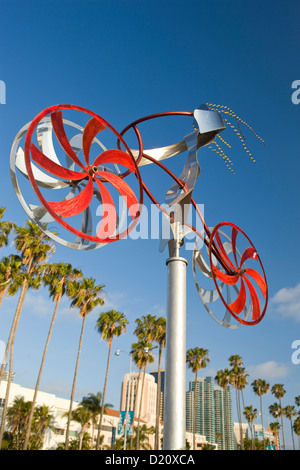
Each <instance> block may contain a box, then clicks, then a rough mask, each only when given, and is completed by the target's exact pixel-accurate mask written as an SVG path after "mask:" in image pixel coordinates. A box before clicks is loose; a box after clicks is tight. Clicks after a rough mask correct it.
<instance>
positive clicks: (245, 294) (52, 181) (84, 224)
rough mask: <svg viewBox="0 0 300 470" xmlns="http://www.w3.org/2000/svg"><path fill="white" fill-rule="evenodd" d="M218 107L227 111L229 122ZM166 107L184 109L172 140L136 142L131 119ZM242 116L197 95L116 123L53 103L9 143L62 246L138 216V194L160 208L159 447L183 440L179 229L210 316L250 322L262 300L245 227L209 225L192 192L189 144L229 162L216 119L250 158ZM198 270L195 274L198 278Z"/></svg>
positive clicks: (37, 219) (98, 239)
mask: <svg viewBox="0 0 300 470" xmlns="http://www.w3.org/2000/svg"><path fill="white" fill-rule="evenodd" d="M70 113H77V115H80V121H82V122H81V123H80V124H78V121H77V122H76V123H74V122H73V121H71V120H69V114H70ZM223 115H226V116H227V117H229V116H231V117H233V118H234V119H235V120H236V123H237V128H236V127H235V126H234V125H233V124H232V123H231V122H229V121H228V119H227V118H224V119H223V117H222V116H223ZM171 116H182V117H188V118H193V131H192V132H191V133H190V134H188V135H187V136H186V137H185V138H184V140H182V141H180V142H177V143H175V144H173V145H169V146H166V147H160V148H152V149H149V150H145V149H144V147H143V138H142V136H141V133H140V131H139V125H140V124H142V123H146V122H149V121H153V120H156V119H159V118H163V117H171ZM83 118H84V119H83ZM242 124H244V125H247V124H246V123H245V122H244V121H242V120H241V119H240V118H238V117H237V116H236V115H235V114H234V112H233V111H231V110H230V109H229V108H226V107H220V106H215V105H203V106H200V107H199V108H197V109H196V110H194V112H166V113H159V114H153V115H150V116H146V117H143V118H141V119H138V120H137V121H135V122H133V123H131V124H129V125H128V126H127V127H126V128H125V129H123V131H122V132H120V133H119V132H117V131H116V130H115V128H114V127H113V126H111V125H110V124H109V123H108V122H107V121H106V120H104V119H103V118H102V117H100V116H98V115H97V114H95V113H94V112H92V111H89V110H87V109H85V108H82V107H79V106H73V105H57V106H52V107H50V108H47V109H45V110H44V111H42V112H41V113H40V114H38V115H37V116H36V117H35V118H34V119H33V121H32V122H30V123H28V124H27V125H25V126H24V127H23V128H22V129H21V130H20V131H19V133H18V134H17V136H16V138H15V140H14V142H13V145H12V150H11V156H10V166H11V176H12V181H13V185H14V188H15V191H16V194H17V197H18V199H19V201H20V203H21V205H22V207H23V209H24V210H25V212H26V213H27V215H28V217H29V218H31V219H32V220H33V222H34V223H36V224H37V225H38V226H39V227H40V228H41V229H42V230H43V231H44V232H45V233H46V234H47V235H48V236H49V237H50V238H52V239H53V240H55V241H56V242H58V243H60V244H62V245H64V246H67V247H70V248H74V249H76V250H93V249H97V248H100V247H103V246H104V245H106V244H108V243H112V242H115V241H118V240H121V239H123V238H125V237H127V236H128V235H129V234H130V233H131V232H132V231H133V230H134V229H135V227H137V225H138V223H139V222H140V220H141V214H142V210H143V201H144V195H147V196H148V198H149V199H150V201H151V203H152V204H154V205H155V206H156V207H157V208H158V209H159V210H160V211H161V212H162V214H163V217H162V230H161V239H160V246H159V249H160V251H163V250H164V249H165V247H166V245H168V248H169V258H168V260H167V265H168V288H167V290H168V292H167V335H166V336H167V344H166V375H165V407H164V409H165V412H164V414H165V416H164V438H163V446H164V449H165V450H170V449H179V450H183V449H185V430H186V426H185V374H186V364H185V355H186V338H185V336H186V265H187V261H186V260H185V259H184V258H181V257H180V256H179V251H180V247H181V246H182V244H183V243H184V240H185V237H187V234H189V233H190V232H192V233H193V234H195V235H196V241H195V245H194V249H193V260H192V265H193V274H194V280H195V284H196V287H197V290H198V293H199V296H200V299H201V301H202V303H203V305H204V307H205V309H206V310H207V311H208V312H209V314H210V315H211V316H212V317H213V318H214V319H215V320H216V321H217V322H218V323H219V324H220V325H222V326H224V327H226V328H230V329H235V328H238V327H239V326H241V325H242V324H244V325H256V324H257V323H259V322H260V321H261V320H262V318H263V317H264V315H265V313H266V309H267V303H268V286H267V280H266V275H265V271H264V268H263V265H262V263H261V260H260V257H259V255H258V252H257V250H256V248H255V247H254V245H253V243H252V242H251V240H250V239H249V237H248V236H247V235H246V234H245V233H244V232H243V231H242V230H241V229H240V228H239V227H238V226H236V225H234V224H232V223H230V222H222V223H219V224H217V225H216V226H215V227H214V228H209V227H208V226H207V225H206V222H205V220H204V217H203V214H202V213H201V211H200V210H199V207H198V206H197V204H196V202H195V200H194V198H193V197H192V193H193V189H194V187H195V184H196V181H197V178H198V176H199V174H200V166H199V163H198V159H197V151H198V150H199V149H200V148H201V147H203V146H208V147H209V148H211V149H212V150H213V151H215V152H217V153H218V154H219V155H220V156H221V157H222V158H223V160H224V162H225V164H226V166H227V168H228V169H229V170H230V171H233V169H232V162H231V161H230V159H229V158H228V157H227V156H226V155H225V153H224V151H223V149H222V146H221V143H225V144H226V142H225V141H224V139H222V138H221V137H220V136H219V134H220V132H222V131H223V130H224V129H225V127H226V126H228V127H229V128H231V129H233V131H234V132H235V133H236V136H237V137H238V138H239V139H240V141H241V143H242V145H243V147H244V150H246V151H247V153H248V154H249V156H250V158H251V159H253V157H252V155H251V154H250V152H249V150H248V149H247V147H246V145H245V142H244V136H243V132H242V129H241V125H242ZM129 131H133V133H134V138H135V140H136V141H137V143H138V149H137V150H133V149H132V148H131V146H129V145H128V144H127V143H126V140H125V136H126V138H127V133H128V132H129ZM98 134H100V135H98ZM104 134H105V138H107V134H108V141H109V148H107V147H106V146H104V145H103V143H102V140H103V139H102V137H104ZM100 136H101V141H100V140H99V137H100ZM257 137H258V136H257ZM112 138H113V141H112ZM217 138H219V139H220V140H219V142H217V141H216V139H217ZM111 142H112V143H111ZM184 152H187V154H188V155H187V159H186V161H185V164H184V167H183V170H182V172H181V173H180V175H179V176H178V177H177V176H176V175H175V174H174V173H173V172H172V171H171V170H170V169H169V168H168V167H167V166H166V165H165V163H163V162H164V160H166V159H168V158H171V157H174V156H175V155H178V154H181V153H184ZM148 164H152V165H155V167H157V168H158V169H159V170H160V173H163V174H166V175H168V176H169V177H170V178H171V180H172V184H171V186H170V188H169V189H168V191H167V192H166V193H164V194H165V201H164V202H160V201H159V197H157V196H156V197H155V196H154V193H153V191H150V189H149V188H148V186H147V185H146V183H145V179H144V178H142V177H141V173H140V168H141V167H143V166H145V165H148ZM28 181H29V183H30V184H29V185H28ZM155 182H156V180H155ZM157 190H158V188H157V187H156V188H155V191H156V192H157ZM25 196H26V198H25ZM25 199H26V200H28V201H30V202H29V203H27V202H26V200H25ZM191 207H192V208H193V209H194V211H195V213H196V215H197V217H198V219H197V220H200V221H201V229H199V226H198V225H197V224H196V225H195V226H193V225H192V224H190V223H189V219H188V213H189V209H190V208H191ZM95 217H96V220H94V219H95ZM97 218H98V223H96V222H97ZM166 227H167V228H168V229H169V230H165V228H166ZM56 232H57V233H56ZM200 245H201V246H200ZM198 273H201V274H202V276H201V283H199V280H198ZM224 312H225V313H224Z"/></svg>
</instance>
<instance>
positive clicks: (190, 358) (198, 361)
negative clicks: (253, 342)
mask: <svg viewBox="0 0 300 470" xmlns="http://www.w3.org/2000/svg"><path fill="white" fill-rule="evenodd" d="M209 361H210V359H209V356H208V350H207V349H203V348H198V347H195V348H194V349H188V351H187V353H186V363H187V365H188V368H189V369H192V372H193V374H195V387H194V404H193V449H194V450H195V448H196V401H197V380H198V371H199V370H200V369H204V368H205V367H206V366H207V364H208V363H209Z"/></svg>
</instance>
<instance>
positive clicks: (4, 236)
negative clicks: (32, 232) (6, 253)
mask: <svg viewBox="0 0 300 470" xmlns="http://www.w3.org/2000/svg"><path fill="white" fill-rule="evenodd" d="M5 211H6V208H5V207H1V208H0V248H2V247H3V246H6V245H7V244H8V241H9V235H10V233H11V231H12V230H13V229H14V228H15V227H16V226H15V224H13V223H12V222H9V221H2V217H3V215H4V212H5Z"/></svg>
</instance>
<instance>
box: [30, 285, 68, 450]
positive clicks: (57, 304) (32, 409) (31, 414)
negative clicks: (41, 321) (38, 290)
mask: <svg viewBox="0 0 300 470" xmlns="http://www.w3.org/2000/svg"><path fill="white" fill-rule="evenodd" d="M60 299H61V294H60V296H59V297H58V299H57V301H56V304H55V309H54V312H53V315H52V320H51V324H50V328H49V332H48V337H47V341H46V344H45V348H44V353H43V357H42V362H41V365H40V370H39V374H38V378H37V381H36V385H35V390H34V395H33V400H32V407H31V410H30V414H29V417H28V423H27V428H26V434H25V440H24V445H23V450H26V449H27V447H28V442H29V437H30V431H31V423H32V418H33V413H34V408H35V404H36V400H37V394H38V391H39V386H40V381H41V377H42V373H43V368H44V364H45V359H46V354H47V350H48V346H49V341H50V337H51V334H52V329H53V325H54V321H55V317H56V313H57V309H58V306H59V303H60Z"/></svg>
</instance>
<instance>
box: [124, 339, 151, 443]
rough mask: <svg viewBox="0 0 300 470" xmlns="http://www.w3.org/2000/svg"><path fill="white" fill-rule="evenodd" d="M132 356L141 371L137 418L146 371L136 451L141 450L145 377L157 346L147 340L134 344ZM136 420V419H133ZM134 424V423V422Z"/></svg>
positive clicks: (136, 395)
mask: <svg viewBox="0 0 300 470" xmlns="http://www.w3.org/2000/svg"><path fill="white" fill-rule="evenodd" d="M131 348H132V349H131V351H130V354H131V356H132V359H133V361H134V362H135V364H136V365H137V367H138V369H139V375H138V381H137V387H136V393H135V409H134V416H136V412H137V405H138V397H139V385H140V377H141V373H142V370H143V369H144V373H143V380H142V388H141V394H140V400H139V413H138V425H137V436H136V450H139V442H140V441H139V434H140V421H141V413H142V396H143V392H144V383H145V375H146V367H147V364H148V363H149V364H151V363H153V362H154V356H153V352H152V351H153V349H155V348H156V346H152V344H151V343H149V342H148V341H147V340H146V339H142V340H140V341H139V342H138V343H133V344H132V346H131ZM133 420H134V417H133ZM133 422H134V421H133ZM131 445H132V440H131Z"/></svg>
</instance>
